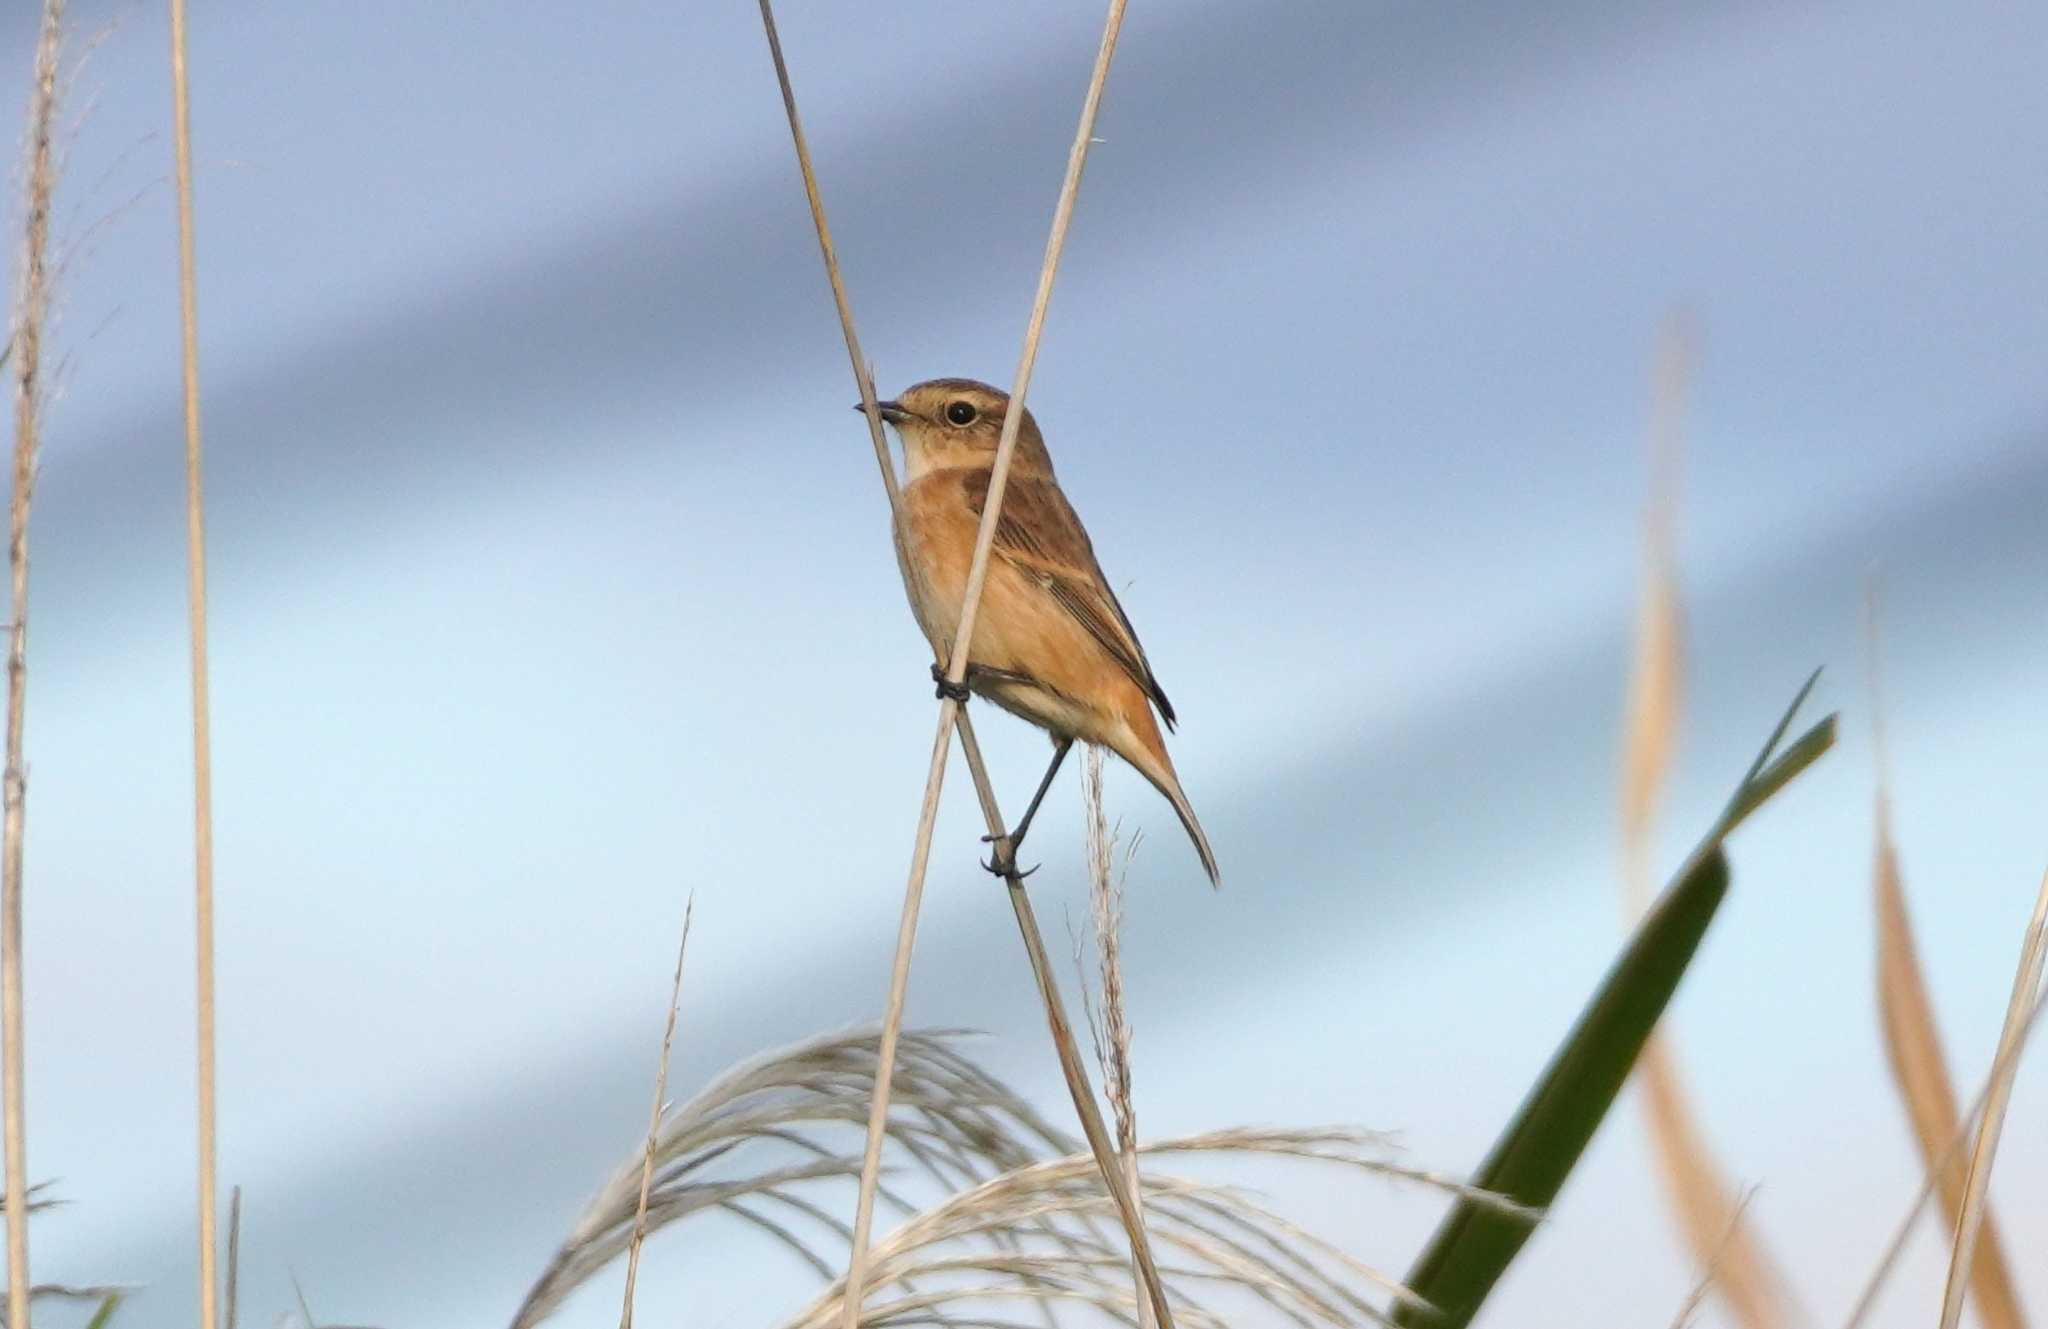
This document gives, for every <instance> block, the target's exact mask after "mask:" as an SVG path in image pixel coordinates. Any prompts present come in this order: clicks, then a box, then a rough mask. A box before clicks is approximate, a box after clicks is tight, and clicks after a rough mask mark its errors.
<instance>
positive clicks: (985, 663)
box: [854, 378, 1222, 885]
mask: <svg viewBox="0 0 2048 1329" xmlns="http://www.w3.org/2000/svg"><path fill="white" fill-rule="evenodd" d="M1009 408H1010V398H1009V396H1008V394H1006V393H1004V392H1001V391H999V390H997V389H995V388H992V387H990V386H989V385H988V384H986V383H977V382H975V381H974V380H973V379H966V378H938V379H933V380H931V381H930V382H928V383H920V384H918V385H917V386H916V387H913V388H911V389H909V390H908V391H906V392H905V393H904V394H903V395H902V396H901V397H899V398H897V399H896V400H895V401H885V402H879V403H877V409H878V410H879V411H880V412H881V415H882V418H883V419H884V420H886V421H888V422H889V423H890V424H892V425H894V426H895V427H896V432H897V433H898V434H900V435H901V436H902V439H903V462H904V470H905V476H904V487H903V502H902V506H901V511H900V514H899V517H898V522H897V527H896V558H897V561H898V563H900V564H901V566H902V570H903V585H904V589H905V590H906V591H908V592H909V595H910V608H911V611H912V612H913V613H915V614H916V615H917V622H918V626H919V627H921V628H923V629H924V635H925V636H926V637H927V638H928V639H929V640H930V641H931V644H932V654H933V656H934V657H935V658H936V659H938V660H940V661H944V660H945V659H946V657H947V654H948V652H950V651H951V650H952V647H953V640H954V638H955V636H956V635H957V634H958V631H959V627H960V606H961V602H962V600H963V599H964V598H965V595H966V589H967V570H968V565H969V564H970V563H971V562H972V561H973V558H974V539H975V532H976V531H977V529H978V528H979V527H980V524H981V515H982V511H983V508H984V506H985V505H986V502H987V499H988V489H989V476H990V472H991V468H992V467H993V466H994V464H995V456H996V444H997V441H998V439H999V438H1000V437H1001V435H1002V432H1003V417H1004V414H1005V413H1006V412H1007V411H1008V410H1009ZM854 409H856V410H859V409H861V408H860V407H858V406H856V407H855V408H854ZM967 665H968V667H967V687H968V688H969V689H971V690H972V691H973V692H975V693H978V694H980V695H981V696H983V697H986V698H987V699H988V700H990V701H992V702H994V703H995V704H996V705H998V706H1000V707H1002V708H1003V709H1004V710H1006V711H1009V712H1010V713H1011V714H1013V715H1018V716H1022V717H1023V718H1024V719H1026V720H1029V721H1030V722H1031V723H1033V724H1035V725H1037V726H1039V727H1040V728H1042V729H1044V730H1046V731H1047V732H1048V733H1049V734H1051V735H1052V741H1053V758H1052V765H1051V766H1050V767H1048V768H1047V770H1046V773H1045V778H1044V779H1043V780H1041V781H1040V782H1039V785H1038V792H1037V794H1036V795H1034V796H1033V797H1032V800H1031V806H1030V807H1029V808H1028V809H1027V810H1026V811H1025V813H1024V818H1023V820H1022V821H1020V822H1019V823H1018V824H1017V829H1016V831H1015V832H1014V833H1012V835H1011V837H1010V840H1011V850H1012V853H1014V852H1015V847H1016V845H1017V844H1019V843H1021V842H1022V841H1023V838H1024V833H1025V832H1026V831H1027V830H1029V829H1030V826H1031V818H1032V816H1033V815H1034V814H1035V813H1036V812H1037V811H1038V805H1039V803H1040V802H1041V801H1043V800H1044V798H1045V791H1046V790H1047V789H1048V788H1049V787H1050V786H1051V785H1052V780H1053V776H1055V775H1056V774H1058V773H1059V768H1060V763H1061V762H1062V761H1063V760H1065V759H1066V755H1067V750H1068V749H1069V748H1071V747H1072V746H1073V745H1074V741H1075V740H1076V739H1082V740H1085V741H1087V742H1090V743H1096V744H1099V745H1101V746H1103V747H1106V748H1108V749H1109V750H1110V751H1112V752H1114V753H1116V754H1117V755H1118V756H1120V757H1122V758H1123V759H1124V760H1125V761H1127V762H1129V763H1130V764H1131V765H1132V766H1134V767H1136V768H1137V769H1138V772H1139V773H1140V774H1142V775H1143V776H1144V777H1145V778H1146V779H1148V780H1150V781H1151V782H1152V783H1153V785H1154V786H1156V787H1157V788H1158V790H1159V792H1160V793H1162V794H1164V795H1166V798H1167V801H1168V802H1170V803H1172V804H1173V810H1174V811H1175V812H1176V813H1178V814H1180V820H1181V825H1183V826H1185V827H1186V828H1187V832H1188V838H1189V839H1191V840H1193V841H1194V843H1195V851H1196V852H1197V853H1199V854H1200V855H1201V856H1202V867H1203V869H1204V870H1206V871H1207V872H1208V874H1209V880H1210V881H1211V882H1212V883H1214V884H1216V885H1221V884H1222V878H1221V877H1220V876H1219V875H1218V873H1217V870H1216V856H1215V854H1214V853H1212V852H1211V851H1210V849H1209V838H1208V837H1207V836H1206V835H1204V834H1202V825H1201V823H1200V822H1198V821H1197V820H1195V810H1194V808H1193V807H1191V806H1190V805H1189V804H1188V799H1187V795H1186V794H1185V793H1183V792H1182V791H1181V787H1180V778H1179V777H1178V776H1177V775H1175V774H1174V770H1173V762H1172V760H1171V759H1170V758H1169V757H1168V756H1167V755H1166V740H1165V739H1164V738H1163V737H1161V735H1160V733H1159V725H1158V723H1157V722H1156V721H1155V720H1154V719H1153V718H1152V708H1153V707H1155V706H1157V707H1158V708H1159V715H1160V717H1161V718H1163V719H1164V720H1165V721H1166V727H1167V728H1168V729H1171V728H1173V723H1174V714H1173V704H1172V703H1171V702H1169V701H1167V699H1166V693H1165V691H1164V690H1162V689H1161V688H1160V686H1159V680H1158V679H1156V678H1154V677H1153V676H1152V666H1151V664H1150V663H1149V662H1148V661H1147V660H1146V659H1145V649H1144V647H1142V646H1140V645H1139V644H1138V634H1137V632H1136V631H1134V630H1133V629H1132V627H1131V620H1130V619H1129V618H1127V617H1126V616H1125V615H1124V610H1123V606H1122V605H1120V604H1118V603H1117V599H1116V593H1115V592H1114V591H1112V590H1110V588H1109V582H1108V581H1107V580H1106V579H1105V578H1104V577H1103V575H1102V569H1101V567H1099V566H1098V565H1097V564H1096V562H1095V547H1094V546H1093V545H1092V544H1091V543H1089V540H1088V532H1087V531H1086V530H1085V529H1084V528H1083V527H1082V525H1081V519H1080V518H1079V517H1077V516H1075V515H1074V509H1073V507H1072V506H1071V505H1069V504H1068V502H1067V497H1066V495H1065V494H1063V493H1061V492H1060V485H1059V481H1058V479H1056V478H1055V477H1054V475H1053V471H1052V458H1051V456H1050V455H1048V454H1047V452H1046V450H1045V438H1044V436H1043V435H1042V434H1040V433H1039V432H1038V422H1037V421H1036V420H1033V419H1032V418H1031V412H1030V411H1029V410H1028V409H1027V410H1026V411H1025V412H1024V419H1023V421H1022V422H1021V423H1020V425H1019V426H1018V430H1017V445H1016V450H1015V453H1014V455H1013V456H1012V458H1011V462H1010V477H1009V483H1008V485H1007V487H1006V489H1005V491H1004V494H1003V506H1002V512H1001V514H1000V516H999V517H998V519H997V522H996V534H995V548H994V550H993V551H992V556H991V558H990V561H989V568H988V580H987V582H986V583H985V584H984V586H983V588H982V596H981V608H980V610H979V611H978V613H977V615H976V618H975V627H974V641H973V643H972V644H971V645H970V647H969V649H968V661H967ZM932 672H933V676H934V677H935V678H937V679H939V680H940V695H941V696H944V695H948V692H947V688H946V685H945V683H944V671H943V670H942V668H941V667H940V666H938V665H934V666H933V670H932ZM959 699H960V700H963V701H964V700H965V699H966V698H965V697H964V696H963V697H960V698H959Z"/></svg>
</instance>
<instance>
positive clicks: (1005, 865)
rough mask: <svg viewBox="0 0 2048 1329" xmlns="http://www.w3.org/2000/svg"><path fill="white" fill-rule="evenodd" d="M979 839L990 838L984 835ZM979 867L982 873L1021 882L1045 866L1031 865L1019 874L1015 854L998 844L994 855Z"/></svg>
mask: <svg viewBox="0 0 2048 1329" xmlns="http://www.w3.org/2000/svg"><path fill="white" fill-rule="evenodd" d="M981 838H982V839H984V840H987V839H990V838H992V837H990V836H986V835H984V836H982V837H981ZM981 866H982V870H983V871H985V872H988V873H990V874H991V875H993V876H997V877H1004V878H1009V877H1015V878H1016V879H1017V880H1018V881H1022V880H1024V879H1025V878H1026V877H1028V876H1030V875H1031V874H1032V873H1034V872H1036V871H1038V869H1040V868H1041V867H1044V866H1045V865H1044V864H1043V863H1033V864H1032V865H1031V866H1030V867H1028V868H1025V869H1024V870H1023V871H1021V872H1020V871H1018V870H1017V859H1016V852H1015V851H1014V850H1012V849H1010V848H1008V847H1007V846H1005V845H1001V844H998V845H997V846H996V851H995V853H993V854H991V855H989V858H988V861H987V862H985V863H983V864H982V865H981Z"/></svg>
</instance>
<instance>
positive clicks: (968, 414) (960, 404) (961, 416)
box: [946, 401, 980, 427]
mask: <svg viewBox="0 0 2048 1329" xmlns="http://www.w3.org/2000/svg"><path fill="white" fill-rule="evenodd" d="M979 414H980V412H979V411H977V410H975V409H974V403H972V402H965V401H956V402H949V403H948V404H947V406H946V418H947V419H948V420H950V421H952V422H953V423H954V424H956V425H960V426H963V427H964V426H967V425H971V424H973V423H974V417H975V416H977V415H979Z"/></svg>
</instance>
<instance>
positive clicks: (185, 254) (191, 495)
mask: <svg viewBox="0 0 2048 1329" xmlns="http://www.w3.org/2000/svg"><path fill="white" fill-rule="evenodd" d="M171 113H172V121H173V131H174V137H175V138H176V140H177V144H176V146H177V158H178V309H179V337H180V345H181V347H182V351H183V356H182V360H183V369H184V383H185V535H186V543H185V548H186V558H185V575H186V585H187V588H188V591H187V594H188V599H189V605H188V608H189V613H190V621H189V631H190V635H191V639H192V833H193V861H192V903H193V923H194V931H195V933H196V934H197V943H198V944H197V963H196V965H195V968H194V985H195V987H196V989H197V994H196V995H197V1006H198V1020H197V1024H198V1029H197V1034H198V1037H197V1044H198V1046H197V1050H196V1052H195V1055H194V1060H195V1062H196V1067H195V1069H196V1072H197V1079H198V1082H199V1085H198V1100H199V1101H198V1118H199V1122H198V1129H199V1160H198V1161H199V1167H198V1172H199V1180H198V1184H199V1324H200V1329H214V1326H215V1325H216V1324H218V1323H219V1314H220V1312H219V1305H218V1296H219V1290H220V1288H219V1283H218V1281H217V1280H218V1278H219V1275H218V1273H217V1265H216V1260H217V1256H218V1248H217V1244H216V1243H217V1237H216V1234H215V1230H214V1229H215V1204H216V1200H217V1199H218V1197H217V1196H216V1195H215V1181H214V1176H215V1166H216V1164H215V1157H214V1142H215V1138H216V1137H215V1130H214V1111H215V1105H214V1007H213V739H212V734H211V727H212V726H211V721H210V718H209V717H210V714H211V706H210V704H209V702H208V700H207V669H206V507H205V499H204V494H203V491H202V490H201V487H200V462H201V451H200V438H199V296H198V285H197V279H196V276H195V270H196V269H195V263H194V259H193V243H192V103H191V93H190V87H189V83H188V80H187V78H186V73H185V0H171Z"/></svg>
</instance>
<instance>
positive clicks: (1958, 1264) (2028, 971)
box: [1941, 873, 2048, 1329]
mask: <svg viewBox="0 0 2048 1329" xmlns="http://www.w3.org/2000/svg"><path fill="white" fill-rule="evenodd" d="M2044 964H2048V873H2043V874H2042V877H2041V889H2040V891H2039V892H2038V893H2037V894H2036V895H2035V897H2034V916H2033V917H2032V918H2031V919H2029V920H2028V922H2027V932H2026V940H2025V942H2024V943H2023V944H2022V945H2021V947H2020V963H2019V970H2018V972H2016V973H2015V974H2014V975H2013V980H2012V1000H2011V1002H2010V1003H2008V1004H2007V1006H2006V1011H2005V1028H2004V1029H2003V1030H2001V1031H2000V1032H1999V1035H1998V1053H1997V1056H1996V1057H1995V1058H1994V1064H1995V1065H1996V1066H1997V1070H1996V1071H1995V1072H1994V1073H1993V1074H1992V1076H1991V1087H1990V1091H1989V1092H1988V1093H1987V1094H1986V1095H1985V1099H1984V1120H1983V1121H1982V1122H1980V1123H1978V1126H1977V1143H1976V1146H1975V1147H1974V1148H1973V1149H1972V1151H1971V1153H1970V1174H1969V1178H1968V1180H1967V1181H1966V1182H1965V1183H1964V1187H1963V1211H1962V1213H1961V1215H1960V1216H1959V1217H1958V1218H1957V1219H1956V1236H1955V1245H1954V1246H1953V1247H1952V1248H1951V1250H1950V1252H1949V1264H1948V1286H1947V1288H1946V1289H1945V1290H1944V1291H1943V1292H1942V1297H1941V1329H1956V1322H1957V1321H1958V1320H1960V1319H1961V1318H1962V1314H1963V1297H1964V1295H1965V1294H1966V1293H1967V1292H1968V1291H1969V1287H1970V1266H1971V1263H1972V1261H1973V1259H1974V1258H1975V1256H1976V1253H1977V1238H1978V1236H1979V1233H1980V1232H1981V1230H1982V1228H1983V1225H1984V1220H1985V1218H1986V1215H1987V1213H1988V1208H1989V1201H1988V1200H1987V1199H1986V1195H1987V1194H1988V1191H1989V1188H1990V1186H1991V1165H1992V1163H1993V1162H1995V1161H1996V1159H1997V1157H1998V1135H1999V1132H2000V1131H2001V1130H2003V1129H2004V1127H2005V1110H2006V1107H2007V1105H2008V1104H2009V1103H2010V1102H2011V1100H2012V1082H2013V1078H2014V1076H2015V1075H2016V1074H2017V1073H2018V1071H2019V1048H2020V1043H2021V1040H2022V1039H2023V1038H2024V1037H2025V1033H2026V1028H2027V1023H2028V1018H2029V1012H2030V1011H2032V1009H2033V1008H2034V1006H2035V1005H2036V1003H2037V1002H2038V1001H2039V1000H2040V991H2041V971H2042V968H2043V966H2044Z"/></svg>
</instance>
